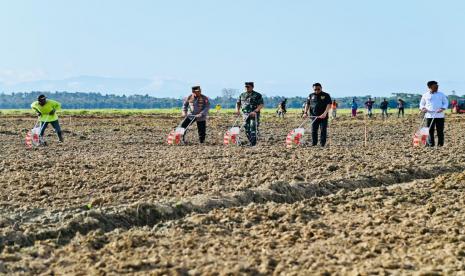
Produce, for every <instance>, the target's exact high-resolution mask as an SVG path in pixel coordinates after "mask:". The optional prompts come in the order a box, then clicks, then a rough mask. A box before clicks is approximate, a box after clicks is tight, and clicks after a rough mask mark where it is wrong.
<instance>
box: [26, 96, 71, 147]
mask: <svg viewBox="0 0 465 276" xmlns="http://www.w3.org/2000/svg"><path fill="white" fill-rule="evenodd" d="M31 108H32V109H33V110H34V111H35V112H36V113H37V116H38V117H39V120H40V127H41V130H40V134H39V136H40V143H41V144H42V145H47V143H46V142H45V140H44V133H45V129H46V128H47V126H48V124H51V125H52V127H53V129H55V132H56V134H57V136H58V140H59V141H60V142H64V139H63V133H62V132H61V127H60V123H59V122H58V115H57V111H60V110H61V104H60V103H59V102H57V101H54V100H50V99H47V98H46V97H45V95H40V96H39V97H38V98H37V101H35V102H33V103H32V104H31Z"/></svg>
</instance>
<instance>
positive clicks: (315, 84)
mask: <svg viewBox="0 0 465 276" xmlns="http://www.w3.org/2000/svg"><path fill="white" fill-rule="evenodd" d="M312 86H313V87H321V83H319V82H315V83H314V84H313V85H312Z"/></svg>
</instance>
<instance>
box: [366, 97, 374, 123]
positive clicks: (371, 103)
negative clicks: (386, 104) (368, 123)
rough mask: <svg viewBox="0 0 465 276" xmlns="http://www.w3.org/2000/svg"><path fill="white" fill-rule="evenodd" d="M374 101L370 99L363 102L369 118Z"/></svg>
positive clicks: (371, 114)
mask: <svg viewBox="0 0 465 276" xmlns="http://www.w3.org/2000/svg"><path fill="white" fill-rule="evenodd" d="M374 103H375V102H374V101H373V100H372V99H371V98H368V101H366V102H365V108H366V109H367V111H368V117H370V118H371V116H373V105H374Z"/></svg>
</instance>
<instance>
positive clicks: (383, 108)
mask: <svg viewBox="0 0 465 276" xmlns="http://www.w3.org/2000/svg"><path fill="white" fill-rule="evenodd" d="M388 105H389V103H388V101H387V100H386V99H384V100H383V101H382V102H381V103H380V104H379V108H381V115H382V116H383V119H384V118H385V117H386V118H387V117H388V112H387V110H388Z"/></svg>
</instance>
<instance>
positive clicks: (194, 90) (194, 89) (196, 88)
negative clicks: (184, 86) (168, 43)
mask: <svg viewBox="0 0 465 276" xmlns="http://www.w3.org/2000/svg"><path fill="white" fill-rule="evenodd" d="M197 91H200V86H199V85H197V86H192V92H197Z"/></svg>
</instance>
